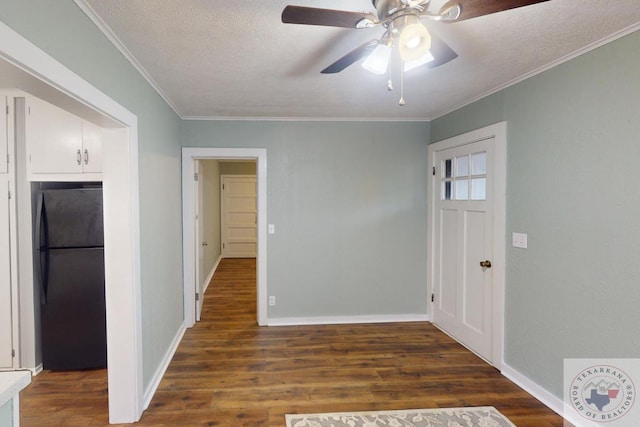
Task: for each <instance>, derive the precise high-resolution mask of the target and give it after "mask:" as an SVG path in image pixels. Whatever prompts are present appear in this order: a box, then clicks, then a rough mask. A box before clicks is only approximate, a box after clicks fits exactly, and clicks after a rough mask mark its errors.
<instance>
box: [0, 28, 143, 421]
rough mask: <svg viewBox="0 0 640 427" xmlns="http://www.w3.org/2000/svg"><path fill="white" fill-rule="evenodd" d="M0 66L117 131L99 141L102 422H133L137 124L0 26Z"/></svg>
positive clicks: (138, 346)
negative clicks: (105, 403) (105, 415)
mask: <svg viewBox="0 0 640 427" xmlns="http://www.w3.org/2000/svg"><path fill="white" fill-rule="evenodd" d="M0 60H4V61H6V62H8V63H9V64H11V65H13V66H15V67H16V68H18V69H20V70H22V71H23V72H24V73H25V75H28V76H31V77H35V78H36V79H38V80H39V81H41V82H44V83H45V84H47V85H49V86H51V87H53V88H54V89H56V90H57V91H59V93H60V94H63V95H66V96H69V97H71V98H73V99H75V100H78V101H79V102H80V103H82V104H84V105H86V106H89V107H91V108H92V109H94V110H95V111H98V112H100V113H101V114H104V115H105V116H107V117H109V118H111V119H112V120H115V121H116V122H118V123H121V124H123V125H124V127H123V128H121V129H117V130H114V132H107V133H106V134H105V135H108V136H107V137H106V139H105V144H104V151H103V156H104V157H103V161H104V163H103V167H104V173H103V178H104V183H103V194H104V199H105V203H104V211H105V277H106V294H107V298H106V300H107V347H108V352H107V358H108V362H107V363H108V365H109V369H108V381H109V421H110V422H111V423H129V422H135V421H137V420H139V419H140V415H141V414H142V407H143V369H142V318H141V302H140V298H141V297H140V221H139V209H138V204H139V190H138V121H137V120H138V119H137V117H136V116H135V115H134V114H132V113H131V112H130V111H128V110H127V109H126V108H124V107H123V106H122V105H120V104H118V103H117V102H116V101H114V100H113V99H111V98H110V97H108V96H107V95H105V94H104V93H102V92H101V91H99V90H98V89H96V88H95V87H94V86H92V85H91V84H90V83H88V82H87V81H85V80H84V79H82V78H81V77H79V76H78V75H77V74H75V73H74V72H73V71H71V70H69V69H68V68H66V67H65V66H64V65H62V64H61V63H60V62H58V61H56V60H55V59H54V58H52V57H51V56H49V55H48V54H47V53H46V52H44V51H42V50H41V49H40V48H38V47H37V46H35V45H34V44H33V43H31V42H29V41H28V40H27V39H25V38H24V37H22V36H21V35H20V34H19V33H17V32H15V31H14V30H12V29H11V28H10V27H8V26H7V25H6V24H4V23H3V22H0ZM17 89H23V88H17ZM107 236H111V237H109V238H107Z"/></svg>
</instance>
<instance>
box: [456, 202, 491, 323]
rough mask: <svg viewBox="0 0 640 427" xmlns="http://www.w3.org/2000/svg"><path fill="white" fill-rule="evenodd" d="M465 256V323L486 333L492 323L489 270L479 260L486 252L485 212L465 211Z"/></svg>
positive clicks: (463, 319)
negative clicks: (488, 316) (487, 296)
mask: <svg viewBox="0 0 640 427" xmlns="http://www.w3.org/2000/svg"><path fill="white" fill-rule="evenodd" d="M465 217H466V220H465V230H467V232H466V233H465V240H466V241H465V245H464V246H465V256H464V277H463V292H462V321H463V323H464V325H465V326H466V327H468V328H470V329H472V330H474V331H475V332H476V333H479V334H484V333H486V332H487V327H489V326H490V325H488V324H487V322H485V316H483V314H487V313H488V310H487V301H485V295H484V289H485V287H484V286H478V284H484V275H485V274H488V272H487V271H482V269H481V268H478V267H479V261H478V260H482V259H483V256H484V254H485V253H486V252H485V247H484V242H485V235H484V234H485V217H486V214H485V213H484V212H466V213H465Z"/></svg>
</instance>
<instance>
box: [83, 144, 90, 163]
mask: <svg viewBox="0 0 640 427" xmlns="http://www.w3.org/2000/svg"><path fill="white" fill-rule="evenodd" d="M84 164H85V165H88V164H89V150H87V149H86V148H85V149H84Z"/></svg>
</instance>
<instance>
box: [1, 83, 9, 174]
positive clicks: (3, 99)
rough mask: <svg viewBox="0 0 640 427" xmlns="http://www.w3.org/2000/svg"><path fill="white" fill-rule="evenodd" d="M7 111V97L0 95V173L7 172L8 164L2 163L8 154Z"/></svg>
mask: <svg viewBox="0 0 640 427" xmlns="http://www.w3.org/2000/svg"><path fill="white" fill-rule="evenodd" d="M6 109H7V97H6V96H2V95H0V111H1V112H2V113H1V114H0V159H1V160H2V161H0V173H7V172H8V171H9V169H8V168H9V164H8V162H6V161H4V159H6V158H7V154H8V153H9V134H8V131H9V127H8V126H7V119H8V114H4V111H6Z"/></svg>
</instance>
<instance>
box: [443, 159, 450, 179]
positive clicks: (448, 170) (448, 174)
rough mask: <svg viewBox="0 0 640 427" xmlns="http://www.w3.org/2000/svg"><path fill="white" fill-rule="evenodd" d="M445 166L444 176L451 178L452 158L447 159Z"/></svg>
mask: <svg viewBox="0 0 640 427" xmlns="http://www.w3.org/2000/svg"><path fill="white" fill-rule="evenodd" d="M443 163H444V167H443V168H442V170H443V171H444V177H445V178H451V169H452V167H451V163H452V159H447V160H445V161H444V162H443Z"/></svg>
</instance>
